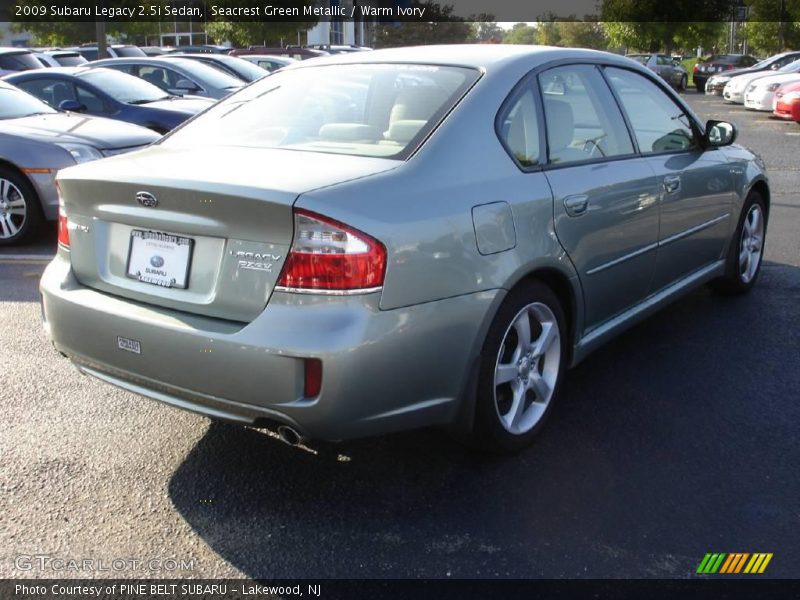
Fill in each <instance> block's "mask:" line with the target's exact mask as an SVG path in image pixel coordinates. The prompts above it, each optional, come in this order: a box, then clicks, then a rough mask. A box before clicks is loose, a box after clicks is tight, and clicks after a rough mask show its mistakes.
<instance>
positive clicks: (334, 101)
mask: <svg viewBox="0 0 800 600" xmlns="http://www.w3.org/2000/svg"><path fill="white" fill-rule="evenodd" d="M478 77H479V72H478V71H477V70H475V69H468V68H461V67H440V66H428V65H411V64H402V65H400V64H353V65H329V66H317V67H307V68H298V69H289V70H287V71H278V72H277V73H275V74H273V75H270V76H269V77H266V78H264V79H262V80H259V81H257V82H256V83H253V84H252V85H250V86H248V87H247V88H245V89H244V90H242V91H241V92H238V93H236V94H234V95H232V96H230V97H228V98H226V99H225V100H223V101H221V102H220V103H218V104H217V105H215V106H214V107H212V108H211V109H210V110H208V111H206V112H205V113H204V114H203V116H201V117H199V118H198V119H195V120H194V121H192V122H191V123H189V124H188V125H187V126H185V127H183V128H181V129H179V130H177V131H176V132H175V133H174V134H173V135H171V136H168V137H167V138H165V139H164V141H163V144H164V145H165V146H167V147H181V148H192V147H196V146H198V145H213V146H217V145H228V146H249V147H257V148H282V149H287V150H305V151H312V152H325V153H332V154H352V155H357V156H370V157H385V158H396V159H403V158H405V157H406V156H407V155H408V153H410V152H411V151H412V150H413V149H414V148H415V147H416V146H417V145H418V144H419V143H420V142H421V141H422V140H423V139H425V137H426V136H427V134H428V133H429V132H430V131H431V130H432V129H433V128H434V127H435V126H436V124H437V123H438V122H439V121H440V120H441V119H442V117H443V116H444V115H445V114H447V112H448V111H449V110H450V109H451V108H452V107H453V105H454V104H455V103H456V102H457V101H458V99H459V98H460V97H461V96H462V95H463V94H464V92H466V90H467V89H469V87H470V86H471V85H472V84H473V83H474V82H475V81H476V80H477V79H478Z"/></svg>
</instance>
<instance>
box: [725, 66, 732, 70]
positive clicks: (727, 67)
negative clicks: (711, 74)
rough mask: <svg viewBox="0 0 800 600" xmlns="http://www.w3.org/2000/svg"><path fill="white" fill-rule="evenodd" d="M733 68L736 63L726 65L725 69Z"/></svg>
mask: <svg viewBox="0 0 800 600" xmlns="http://www.w3.org/2000/svg"><path fill="white" fill-rule="evenodd" d="M733 68H734V65H725V70H726V71H730V70H731V69H733Z"/></svg>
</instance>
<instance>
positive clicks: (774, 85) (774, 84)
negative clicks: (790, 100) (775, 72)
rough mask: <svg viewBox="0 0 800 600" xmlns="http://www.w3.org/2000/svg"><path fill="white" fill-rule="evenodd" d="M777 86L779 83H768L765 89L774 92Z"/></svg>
mask: <svg viewBox="0 0 800 600" xmlns="http://www.w3.org/2000/svg"><path fill="white" fill-rule="evenodd" d="M779 87H781V84H780V83H770V84H769V85H768V86H767V91H768V92H774V91H775V90H777V89H778V88H779Z"/></svg>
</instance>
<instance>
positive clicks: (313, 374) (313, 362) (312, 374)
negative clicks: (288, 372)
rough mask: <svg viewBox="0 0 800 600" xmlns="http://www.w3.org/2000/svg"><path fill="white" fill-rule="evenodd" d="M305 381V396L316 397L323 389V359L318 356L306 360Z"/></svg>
mask: <svg viewBox="0 0 800 600" xmlns="http://www.w3.org/2000/svg"><path fill="white" fill-rule="evenodd" d="M304 362H305V383H304V385H303V396H304V397H306V398H316V397H317V396H319V392H320V390H321V389H322V361H320V360H319V359H317V358H307V359H306V360H305V361H304Z"/></svg>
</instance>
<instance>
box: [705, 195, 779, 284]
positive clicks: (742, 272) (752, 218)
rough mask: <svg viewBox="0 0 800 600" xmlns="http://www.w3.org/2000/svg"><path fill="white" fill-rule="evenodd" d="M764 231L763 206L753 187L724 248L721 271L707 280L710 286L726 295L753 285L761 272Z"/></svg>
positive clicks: (765, 228)
mask: <svg viewBox="0 0 800 600" xmlns="http://www.w3.org/2000/svg"><path fill="white" fill-rule="evenodd" d="M766 232H767V207H766V203H765V202H764V199H763V198H762V197H761V194H759V193H758V192H757V191H755V190H752V191H751V192H750V193H749V194H748V195H747V200H745V203H744V208H743V209H742V214H741V216H740V217H739V224H738V225H737V227H736V232H735V233H734V235H733V238H732V239H731V242H730V248H728V256H727V258H726V262H725V275H723V276H722V277H720V278H719V279H717V280H715V281H713V282H711V285H712V287H713V288H714V290H716V291H718V292H720V293H723V294H728V295H739V294H745V293H747V292H749V291H750V290H751V289H753V286H754V285H755V283H756V280H757V279H758V274H759V273H760V272H761V263H762V259H763V257H764V242H765V240H766Z"/></svg>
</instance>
